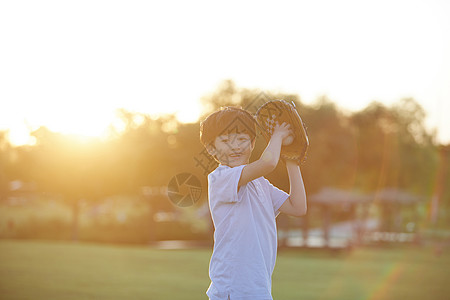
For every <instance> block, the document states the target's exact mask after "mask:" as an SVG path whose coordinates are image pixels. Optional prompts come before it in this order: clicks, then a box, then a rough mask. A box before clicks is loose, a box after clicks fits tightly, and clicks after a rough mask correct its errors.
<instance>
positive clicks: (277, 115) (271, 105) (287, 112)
mask: <svg viewBox="0 0 450 300" xmlns="http://www.w3.org/2000/svg"><path fill="white" fill-rule="evenodd" d="M255 118H256V121H257V123H258V125H259V127H260V128H261V131H262V132H263V135H264V137H265V138H266V140H267V141H268V140H270V137H271V136H272V133H273V130H274V128H275V125H276V124H283V122H286V123H288V124H290V125H291V129H292V132H293V140H292V139H291V141H288V144H287V145H283V146H282V147H281V154H280V156H281V158H282V159H288V160H294V161H296V162H297V163H298V164H299V165H300V164H301V163H302V162H303V161H304V160H305V157H306V151H307V149H308V146H309V141H308V136H307V134H306V130H305V126H304V124H303V121H302V119H301V118H300V116H299V114H298V112H297V109H296V108H295V104H294V102H292V104H291V103H288V102H286V101H284V100H273V101H269V102H267V103H265V104H263V105H262V106H261V107H260V108H259V109H258V111H257V112H256V115H255ZM289 142H290V143H289Z"/></svg>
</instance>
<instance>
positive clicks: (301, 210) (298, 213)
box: [292, 207, 307, 217]
mask: <svg viewBox="0 0 450 300" xmlns="http://www.w3.org/2000/svg"><path fill="white" fill-rule="evenodd" d="M306 212H307V209H306V207H305V208H297V209H295V210H294V211H293V214H292V216H294V217H303V216H305V215H306Z"/></svg>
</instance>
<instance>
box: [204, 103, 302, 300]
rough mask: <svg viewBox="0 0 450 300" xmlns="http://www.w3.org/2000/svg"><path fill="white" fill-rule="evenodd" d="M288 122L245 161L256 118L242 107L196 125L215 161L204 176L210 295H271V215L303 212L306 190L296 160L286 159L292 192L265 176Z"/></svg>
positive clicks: (245, 299) (255, 299) (246, 298)
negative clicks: (210, 235)
mask: <svg viewBox="0 0 450 300" xmlns="http://www.w3.org/2000/svg"><path fill="white" fill-rule="evenodd" d="M289 135H290V125H289V124H285V123H283V124H281V125H279V126H277V127H276V128H275V129H274V132H273V134H272V137H271V139H270V141H269V143H268V145H267V147H266V149H265V150H264V152H263V153H262V155H261V157H260V158H259V159H258V160H256V161H254V162H252V163H249V159H250V155H251V153H252V150H253V148H254V147H255V138H256V122H255V119H254V118H253V116H252V115H251V114H250V113H248V112H247V111H245V110H242V109H239V108H234V107H226V108H222V109H221V110H219V111H216V112H214V113H213V114H211V115H209V116H208V117H207V118H206V119H205V120H204V121H203V122H202V123H201V125H200V140H201V142H202V144H203V145H204V146H205V147H206V150H207V151H208V153H209V154H210V155H212V156H213V157H214V158H215V159H216V160H217V161H218V162H219V166H218V167H217V168H216V169H215V170H214V171H213V172H211V173H210V174H209V175H208V198H209V206H210V210H211V215H212V219H213V223H214V227H215V231H214V250H213V253H212V256H211V262H210V266H209V275H210V278H211V285H210V286H209V289H208V291H207V292H206V294H207V295H208V297H209V298H210V299H211V300H222V299H223V300H227V299H232V300H234V299H239V300H260V299H261V300H263V299H264V300H266V299H272V295H271V289H272V272H273V269H274V267H275V259H276V252H277V231H276V223H275V218H276V217H277V215H278V214H279V212H283V213H286V214H288V215H292V216H302V215H304V214H305V213H306V195H305V188H304V185H303V179H302V175H301V173H300V168H299V166H298V165H297V163H295V162H293V161H286V168H287V172H288V175H289V181H290V194H287V193H285V192H284V191H282V190H280V189H278V188H276V187H274V186H273V185H272V184H271V183H270V182H269V181H268V180H267V179H265V178H264V177H263V176H265V175H267V174H268V173H270V172H271V171H273V170H274V169H275V167H276V166H277V164H278V161H279V158H280V150H281V146H282V143H283V140H284V139H285V138H287V137H288V136H289Z"/></svg>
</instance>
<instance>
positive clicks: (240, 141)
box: [210, 133, 255, 167]
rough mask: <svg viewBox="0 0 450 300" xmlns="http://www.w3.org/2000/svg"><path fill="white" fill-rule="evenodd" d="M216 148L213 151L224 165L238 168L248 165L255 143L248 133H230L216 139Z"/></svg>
mask: <svg viewBox="0 0 450 300" xmlns="http://www.w3.org/2000/svg"><path fill="white" fill-rule="evenodd" d="M214 147H215V149H212V151H213V152H214V154H215V155H216V158H217V160H219V162H220V163H221V164H222V165H226V166H229V167H237V166H240V165H245V164H248V162H249V160H250V155H251V154H252V151H253V148H254V147H255V143H254V142H253V143H252V140H251V139H250V136H249V135H248V134H247V133H228V134H223V135H219V136H218V137H216V139H215V140H214ZM210 153H211V152H210ZM211 154H212V153H211Z"/></svg>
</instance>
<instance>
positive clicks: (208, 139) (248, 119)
mask: <svg viewBox="0 0 450 300" xmlns="http://www.w3.org/2000/svg"><path fill="white" fill-rule="evenodd" d="M228 133H246V134H248V135H249V136H250V139H251V140H252V142H253V141H254V139H255V138H256V120H255V118H254V117H253V115H252V114H250V113H249V112H248V111H246V110H244V109H242V108H239V107H232V106H227V107H222V108H220V110H218V111H216V112H214V113H212V114H210V115H209V116H208V117H207V118H206V119H205V120H204V121H203V122H201V123H200V141H201V142H202V144H203V146H207V145H209V144H211V143H213V142H214V140H215V139H216V137H218V136H220V135H223V134H228Z"/></svg>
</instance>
